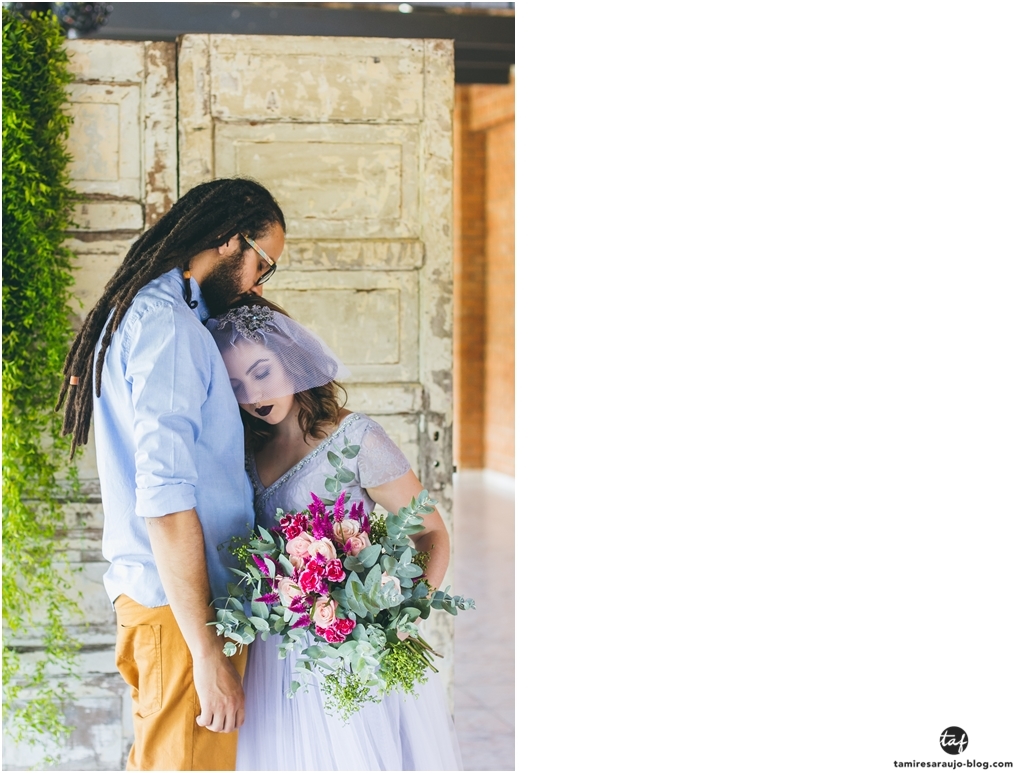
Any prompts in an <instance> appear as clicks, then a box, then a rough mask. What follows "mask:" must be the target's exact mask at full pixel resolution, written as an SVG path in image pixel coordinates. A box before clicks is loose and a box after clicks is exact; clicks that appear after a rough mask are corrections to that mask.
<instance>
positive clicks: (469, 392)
mask: <svg viewBox="0 0 1024 773" xmlns="http://www.w3.org/2000/svg"><path fill="white" fill-rule="evenodd" d="M455 179H456V186H455V224H456V233H455V341H454V346H455V364H454V380H455V382H454V400H455V449H454V453H455V463H456V465H458V466H459V467H460V468H462V469H481V468H486V469H490V470H496V471H498V472H502V473H505V474H507V475H514V474H515V83H514V80H513V82H512V83H510V84H509V85H508V86H483V85H471V86H456V107H455Z"/></svg>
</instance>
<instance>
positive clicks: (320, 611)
mask: <svg viewBox="0 0 1024 773" xmlns="http://www.w3.org/2000/svg"><path fill="white" fill-rule="evenodd" d="M337 608H338V602H337V601H335V600H334V599H331V598H327V597H326V596H321V597H320V598H318V599H317V600H316V603H315V604H313V622H314V623H316V624H317V626H318V627H320V628H327V627H328V626H330V625H331V624H332V623H333V622H334V617H335V614H334V613H335V610H337Z"/></svg>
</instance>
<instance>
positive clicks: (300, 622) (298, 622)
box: [292, 615, 311, 628]
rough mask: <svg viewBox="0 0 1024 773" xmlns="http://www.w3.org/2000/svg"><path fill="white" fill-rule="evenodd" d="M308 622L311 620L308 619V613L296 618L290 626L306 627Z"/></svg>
mask: <svg viewBox="0 0 1024 773" xmlns="http://www.w3.org/2000/svg"><path fill="white" fill-rule="evenodd" d="M310 622H311V621H310V619H309V615H303V616H302V617H300V618H299V619H298V620H296V621H295V622H294V623H292V628H308V627H309V624H310Z"/></svg>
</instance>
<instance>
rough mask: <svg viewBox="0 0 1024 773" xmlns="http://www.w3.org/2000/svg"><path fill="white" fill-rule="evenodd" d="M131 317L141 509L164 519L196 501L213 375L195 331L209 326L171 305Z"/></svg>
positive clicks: (130, 368)
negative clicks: (201, 441)
mask: <svg viewBox="0 0 1024 773" xmlns="http://www.w3.org/2000/svg"><path fill="white" fill-rule="evenodd" d="M126 322H127V325H126V329H125V333H126V335H125V359H124V361H125V377H126V379H127V381H128V384H129V388H130V389H131V396H132V404H133V406H134V409H135V426H134V439H135V487H136V490H135V496H136V514H137V515H139V516H142V517H143V518H159V517H160V516H163V515H168V514H170V513H176V512H180V511H183V510H190V509H192V508H194V507H195V506H196V483H197V482H198V479H199V476H198V472H197V468H196V459H195V448H196V440H197V438H198V437H199V433H200V431H201V430H202V413H201V411H202V406H203V403H204V402H205V401H206V399H207V394H208V390H209V384H210V377H211V374H210V372H209V366H208V363H206V362H205V358H204V356H203V355H202V354H201V353H202V352H203V351H204V349H203V347H202V345H201V344H202V342H201V341H197V340H196V336H197V335H205V334H206V331H205V330H202V329H201V328H197V327H196V325H195V324H188V322H189V320H188V319H186V318H184V316H183V315H181V313H180V312H178V311H176V310H175V309H173V308H171V307H169V306H157V307H155V308H150V309H148V310H147V311H146V313H145V314H144V315H141V316H139V317H135V318H134V319H132V320H128V321H126ZM193 323H194V320H193Z"/></svg>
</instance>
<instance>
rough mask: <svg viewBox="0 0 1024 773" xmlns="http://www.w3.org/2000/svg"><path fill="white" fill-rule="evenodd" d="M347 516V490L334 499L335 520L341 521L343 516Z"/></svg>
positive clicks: (336, 521)
mask: <svg viewBox="0 0 1024 773" xmlns="http://www.w3.org/2000/svg"><path fill="white" fill-rule="evenodd" d="M344 517H345V492H344V491H342V492H341V496H339V497H338V498H337V499H336V500H334V522H335V523H341V520H342V518H344Z"/></svg>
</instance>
